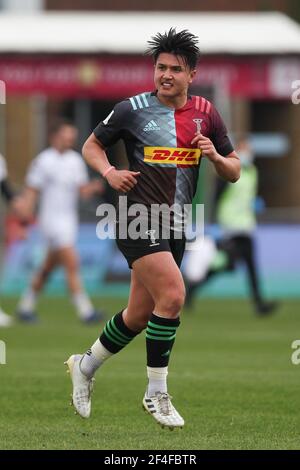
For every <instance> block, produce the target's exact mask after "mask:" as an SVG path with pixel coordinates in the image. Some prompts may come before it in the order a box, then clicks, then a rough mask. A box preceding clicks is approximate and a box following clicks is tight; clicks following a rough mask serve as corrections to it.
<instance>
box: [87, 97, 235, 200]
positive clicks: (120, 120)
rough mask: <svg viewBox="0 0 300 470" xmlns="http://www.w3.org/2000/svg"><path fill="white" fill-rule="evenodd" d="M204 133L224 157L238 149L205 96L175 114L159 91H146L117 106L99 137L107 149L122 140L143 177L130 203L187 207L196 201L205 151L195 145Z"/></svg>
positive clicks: (133, 166)
mask: <svg viewBox="0 0 300 470" xmlns="http://www.w3.org/2000/svg"><path fill="white" fill-rule="evenodd" d="M199 130H200V131H201V133H202V134H203V135H205V136H207V137H209V138H210V139H211V140H212V142H213V143H214V145H215V148H216V150H217V152H218V153H220V154H221V155H224V156H226V155H228V154H229V153H231V152H232V151H233V147H232V144H231V142H230V140H229V138H228V136H227V130H226V127H225V125H224V123H223V121H222V118H221V117H220V115H219V114H218V112H217V110H216V109H215V108H214V106H213V105H212V104H211V103H210V102H209V101H207V100H206V99H205V98H202V97H200V96H189V97H188V100H187V103H186V104H185V106H183V107H182V108H180V109H176V110H175V109H172V108H169V107H167V106H165V105H163V104H162V103H161V102H160V101H159V100H158V98H157V97H156V94H155V93H142V94H140V95H137V96H134V97H131V98H129V99H126V100H125V101H122V102H120V103H118V104H117V105H116V106H115V108H114V109H113V111H112V112H111V113H110V114H109V115H108V116H107V118H106V119H105V120H104V121H103V122H100V123H99V125H98V126H97V127H96V128H95V129H94V134H95V136H96V137H97V139H98V140H99V141H100V142H101V143H102V145H103V146H104V147H109V146H110V145H112V144H114V143H115V142H117V141H118V140H119V139H123V140H124V143H125V146H126V151H127V156H128V160H129V169H130V170H132V171H139V172H140V173H141V174H140V176H138V178H137V180H138V183H137V184H136V185H135V186H134V188H133V189H131V191H130V192H129V193H128V194H127V196H128V203H129V205H130V204H132V203H142V204H145V205H146V206H149V207H150V205H151V204H168V205H169V206H172V205H173V204H179V205H180V206H183V205H184V204H190V203H191V202H192V199H193V196H194V194H195V192H196V188H197V180H198V174H199V167H200V160H201V155H200V154H201V152H200V150H199V149H197V148H196V146H195V145H194V146H192V145H191V141H192V139H193V138H194V137H195V133H196V131H199Z"/></svg>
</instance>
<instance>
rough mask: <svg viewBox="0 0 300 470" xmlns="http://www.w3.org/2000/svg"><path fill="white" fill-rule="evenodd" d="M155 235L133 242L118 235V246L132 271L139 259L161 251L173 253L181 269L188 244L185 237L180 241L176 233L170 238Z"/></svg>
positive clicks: (172, 233) (171, 234)
mask: <svg viewBox="0 0 300 470" xmlns="http://www.w3.org/2000/svg"><path fill="white" fill-rule="evenodd" d="M155 235H156V234H149V236H148V238H138V239H137V240H133V239H131V238H129V237H128V238H126V239H120V238H119V237H118V233H117V234H116V242H117V246H118V248H119V250H120V251H121V253H122V254H123V255H124V257H125V258H126V260H127V263H128V266H129V268H130V269H132V263H133V262H134V261H136V260H137V259H139V258H142V257H143V256H147V255H151V254H152V253H159V252H161V251H169V252H170V253H172V255H173V258H174V260H175V263H176V264H177V266H178V267H179V268H180V265H181V262H182V258H183V255H184V250H185V242H186V240H185V237H184V235H183V236H182V237H181V238H179V239H177V238H175V236H174V232H171V233H170V237H169V238H165V237H163V236H162V235H161V234H158V238H156V236H155Z"/></svg>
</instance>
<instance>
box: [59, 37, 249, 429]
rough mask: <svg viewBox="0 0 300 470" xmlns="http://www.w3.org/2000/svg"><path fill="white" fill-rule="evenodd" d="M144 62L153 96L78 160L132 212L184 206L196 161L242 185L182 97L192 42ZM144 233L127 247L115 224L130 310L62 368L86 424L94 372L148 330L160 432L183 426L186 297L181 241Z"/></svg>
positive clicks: (168, 44) (214, 135)
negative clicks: (174, 384) (175, 366)
mask: <svg viewBox="0 0 300 470" xmlns="http://www.w3.org/2000/svg"><path fill="white" fill-rule="evenodd" d="M148 54H150V55H151V56H152V57H153V60H154V83H155V91H154V92H145V93H141V94H140V95H137V96H134V97H132V98H129V99H127V100H125V101H122V102H121V103H119V104H117V105H116V106H115V108H114V110H113V111H112V112H111V113H110V115H109V116H108V117H107V118H106V119H105V120H104V121H103V122H100V124H99V125H98V126H97V127H96V129H95V130H94V132H93V133H92V134H91V135H90V137H89V138H88V139H87V141H86V143H85V144H84V147H83V154H84V157H85V159H86V161H87V163H88V164H89V165H90V166H91V167H92V168H93V169H94V170H96V171H98V172H99V173H100V174H101V175H102V176H103V177H104V178H106V179H107V181H108V183H109V184H110V186H111V187H112V188H113V189H115V190H116V191H118V192H120V193H123V194H124V193H125V194H126V195H127V197H128V204H129V206H130V205H133V204H134V203H142V204H143V205H144V206H145V207H146V208H148V210H149V211H150V209H151V207H152V206H153V205H154V204H167V205H168V206H169V207H171V206H172V205H173V204H174V203H177V205H179V206H183V205H185V204H190V203H191V201H192V198H193V195H194V194H195V190H196V185H197V180H198V173H199V164H200V154H203V155H204V156H205V157H206V158H208V159H209V160H210V161H211V163H212V164H213V165H214V167H215V169H216V171H217V173H218V175H219V176H221V177H222V178H224V179H226V180H228V181H231V182H235V181H237V180H238V178H239V173H240V162H239V158H238V156H237V154H236V153H235V151H234V149H233V147H232V144H231V143H230V141H229V138H228V136H227V130H226V127H225V125H224V124H223V122H222V119H221V117H220V116H219V114H218V112H217V111H216V109H215V108H214V106H213V105H212V104H211V103H210V102H209V101H207V100H206V99H205V98H202V97H200V96H190V95H189V94H188V88H189V85H190V84H191V83H192V81H193V79H194V77H195V74H196V66H197V62H198V58H199V54H200V51H199V48H198V45H197V38H196V37H195V36H194V35H193V34H191V33H190V32H188V31H186V30H184V31H180V32H176V30H175V29H173V28H172V29H170V31H169V32H167V33H165V34H157V35H156V36H155V37H153V38H152V40H150V41H149V49H148ZM119 139H123V140H124V142H125V145H126V148H127V155H128V160H129V168H130V169H129V170H118V169H117V168H114V167H113V166H111V165H110V163H109V161H108V159H107V156H106V153H105V149H106V148H107V147H109V146H110V145H112V144H113V143H115V142H116V141H117V140H119ZM175 215H176V214H175V212H174V214H173V220H171V221H170V223H171V229H173V228H174V224H175V222H174V220H175ZM122 216H123V214H120V215H119V219H118V223H119V224H120V222H121V221H122V220H121V219H122ZM150 222H152V221H151V220H150ZM146 232H147V234H148V236H147V237H144V236H143V237H142V236H141V237H140V238H138V239H132V238H131V237H130V236H128V237H127V238H125V239H124V238H123V237H122V236H120V233H118V224H117V244H118V247H119V249H120V250H121V252H122V253H123V255H124V256H125V258H126V259H127V262H128V265H129V267H130V268H131V270H132V271H131V290H130V296H129V301H128V304H127V306H126V307H125V308H124V309H123V310H122V311H121V312H119V313H117V314H116V315H115V316H114V317H113V318H112V319H111V320H109V321H108V322H107V324H106V326H105V328H104V330H103V332H102V333H101V335H100V338H99V339H97V340H96V342H95V343H94V344H93V345H92V346H91V348H90V349H89V350H88V351H87V353H86V354H84V355H80V354H76V355H72V356H71V357H70V358H69V359H68V361H67V362H66V363H67V365H68V367H69V370H70V373H71V378H72V381H73V404H74V406H75V408H76V411H77V412H78V413H79V414H80V415H81V416H82V417H85V418H87V417H89V415H90V411H91V399H90V396H91V389H92V381H93V376H94V374H95V372H96V370H97V369H98V368H99V367H100V366H101V365H102V364H103V363H104V362H105V361H106V360H107V359H108V358H109V357H110V356H112V355H113V354H116V353H118V352H119V351H121V349H123V348H124V347H125V346H126V345H127V344H128V343H130V342H131V341H132V340H133V338H134V337H135V336H136V335H138V334H139V333H140V332H141V331H142V330H144V329H145V330H146V348H147V375H148V386H147V389H146V393H145V396H144V399H143V406H144V408H145V410H146V411H147V412H149V413H150V414H151V415H152V416H153V418H154V419H155V420H156V421H157V422H158V423H159V424H160V425H162V426H167V427H169V428H171V429H172V428H175V427H182V426H183V425H184V420H183V418H182V417H181V416H180V414H179V413H178V412H177V411H176V409H175V408H174V406H173V404H172V403H171V397H170V395H169V394H168V391H167V374H168V364H169V360H170V356H171V351H172V347H173V344H174V341H175V337H176V331H177V328H178V327H179V324H180V321H179V316H180V311H181V308H182V306H183V304H184V298H185V289H184V282H183V279H182V275H181V273H180V270H179V267H180V263H181V260H182V256H183V253H184V248H185V239H184V237H183V236H182V237H181V238H177V237H176V236H175V230H171V231H170V236H169V238H166V237H164V236H162V235H163V233H159V232H158V231H157V230H155V232H153V230H152V229H151V230H146ZM162 232H163V231H162ZM128 235H130V234H128Z"/></svg>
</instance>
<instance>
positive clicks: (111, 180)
mask: <svg viewBox="0 0 300 470" xmlns="http://www.w3.org/2000/svg"><path fill="white" fill-rule="evenodd" d="M82 155H83V157H84V159H85V161H86V162H87V164H88V165H89V166H90V167H91V168H93V170H95V171H97V172H98V173H100V175H106V176H105V178H106V180H107V182H108V184H109V185H110V186H111V187H112V188H113V189H115V190H116V191H121V192H124V193H126V192H128V191H130V189H132V188H133V187H134V186H135V185H136V184H137V179H136V177H137V176H138V175H139V174H140V173H139V172H136V171H129V170H117V169H116V168H112V169H111V170H110V168H111V167H112V166H111V164H110V163H109V161H108V158H107V155H106V152H105V149H104V147H103V145H102V144H101V142H100V141H99V140H98V139H97V137H96V136H95V134H94V133H92V134H91V135H90V136H89V137H88V139H87V140H86V142H85V143H84V145H83V148H82ZM108 170H110V171H109V172H108V173H107V174H106V172H107V171H108Z"/></svg>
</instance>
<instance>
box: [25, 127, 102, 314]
mask: <svg viewBox="0 0 300 470" xmlns="http://www.w3.org/2000/svg"><path fill="white" fill-rule="evenodd" d="M76 139H77V130H76V128H75V127H74V126H73V125H72V124H70V123H68V122H66V121H61V122H59V123H58V124H57V125H56V126H55V128H54V129H53V131H52V133H51V135H50V143H51V147H49V148H48V149H46V150H44V151H43V152H41V153H40V154H39V155H38V156H37V157H36V158H35V159H34V160H33V162H32V163H31V165H30V168H29V171H28V174H27V177H26V189H25V191H24V195H23V197H24V211H25V212H27V213H28V214H30V213H31V212H32V211H33V209H34V206H35V204H36V201H37V198H38V197H39V214H38V221H39V225H40V229H41V232H42V234H43V236H44V238H45V241H46V243H47V246H48V252H47V256H46V259H45V261H44V263H43V265H42V267H41V268H40V270H39V271H38V272H37V274H36V275H35V276H34V278H33V281H32V283H31V286H30V288H29V289H28V290H27V291H26V292H25V293H24V295H23V296H22V298H21V300H20V303H19V305H18V311H17V313H18V316H19V318H20V320H23V321H35V320H36V316H35V311H34V310H35V305H36V299H37V294H38V293H39V292H40V291H41V290H42V288H43V287H44V285H45V283H46V281H47V278H48V276H49V274H50V273H51V272H52V271H53V269H55V268H56V267H57V266H58V265H62V266H63V268H64V270H65V273H66V279H67V284H68V288H69V290H70V292H71V294H72V300H73V302H74V305H75V307H76V309H77V312H78V315H79V317H80V318H81V319H82V320H83V321H85V322H89V321H96V320H98V319H99V318H100V317H101V315H99V313H97V312H95V309H94V307H93V306H92V303H91V301H90V299H89V298H88V296H87V294H86V292H85V291H84V290H83V287H82V284H81V280H80V277H79V263H78V258H77V253H76V251H75V242H76V236H77V230H78V198H79V196H80V195H81V196H83V197H89V196H91V195H93V194H94V193H96V192H101V191H102V190H103V187H102V185H101V183H100V182H99V181H90V182H89V181H88V174H87V169H86V166H85V163H84V162H83V159H82V157H81V155H80V154H79V153H77V152H75V151H74V150H73V146H74V144H75V142H76Z"/></svg>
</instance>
